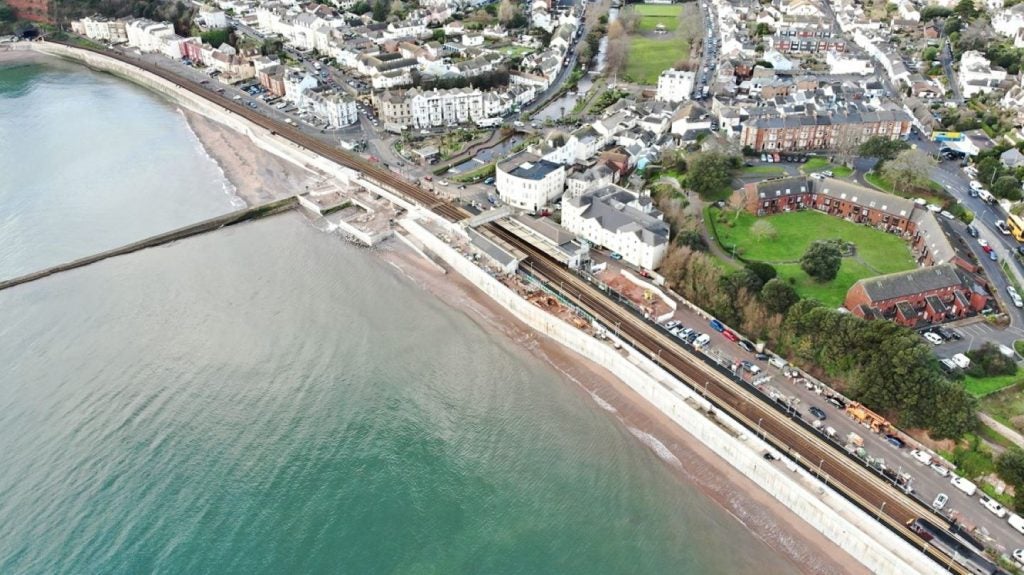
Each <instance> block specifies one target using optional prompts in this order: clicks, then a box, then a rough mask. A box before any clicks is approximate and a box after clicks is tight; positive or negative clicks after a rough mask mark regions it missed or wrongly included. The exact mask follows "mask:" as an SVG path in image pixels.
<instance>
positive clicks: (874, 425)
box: [846, 401, 889, 433]
mask: <svg viewBox="0 0 1024 575" xmlns="http://www.w3.org/2000/svg"><path fill="white" fill-rule="evenodd" d="M846 413H847V414H848V415H849V416H850V417H852V418H853V419H854V420H855V421H857V422H858V423H860V424H861V425H863V426H864V427H869V428H871V431H874V432H875V433H883V432H885V431H886V430H887V429H889V422H888V421H886V419H885V418H884V417H882V416H881V415H878V414H877V413H875V412H874V411H871V410H870V409H868V408H866V407H864V406H863V405H861V404H860V403H857V402H856V401H855V402H853V403H851V404H850V405H848V406H846Z"/></svg>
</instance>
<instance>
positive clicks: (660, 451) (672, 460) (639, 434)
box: [627, 427, 683, 469]
mask: <svg viewBox="0 0 1024 575" xmlns="http://www.w3.org/2000/svg"><path fill="white" fill-rule="evenodd" d="M627 429H629V432H630V433H632V434H633V437H636V438H637V439H639V440H640V443H643V444H644V445H646V446H647V447H650V448H651V451H653V452H654V454H655V455H657V456H658V457H659V458H660V459H661V460H662V461H664V462H666V463H668V464H669V465H672V466H673V467H676V468H678V469H682V468H683V462H682V461H679V458H678V457H676V456H675V454H673V453H672V451H671V450H669V448H668V447H666V446H665V444H664V443H662V442H661V441H660V440H659V439H658V438H657V437H654V436H653V435H651V434H650V433H647V432H646V431H641V430H639V429H637V428H635V427H627Z"/></svg>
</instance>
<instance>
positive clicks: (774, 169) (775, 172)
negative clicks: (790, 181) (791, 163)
mask: <svg viewBox="0 0 1024 575" xmlns="http://www.w3.org/2000/svg"><path fill="white" fill-rule="evenodd" d="M785 173H786V170H784V169H782V167H780V166H763V165H762V166H745V167H744V168H743V174H744V175H749V176H781V175H784V174H785Z"/></svg>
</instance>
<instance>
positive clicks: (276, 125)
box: [114, 55, 961, 571]
mask: <svg viewBox="0 0 1024 575" xmlns="http://www.w3.org/2000/svg"><path fill="white" fill-rule="evenodd" d="M114 57H118V56H117V55H114ZM120 58H121V59H123V60H125V61H129V62H132V63H135V64H136V65H139V66H140V67H142V68H143V69H146V70H147V71H149V72H151V73H153V74H155V75H158V76H160V77H163V78H164V79H166V80H168V81H170V82H174V83H176V84H178V85H179V86H181V87H182V88H184V89H187V90H190V91H192V92H193V93H195V94H197V95H199V96H201V97H204V98H206V99H208V100H209V101H211V102H213V103H215V104H218V105H220V106H222V107H223V108H225V109H226V110H227V111H228V112H229V113H234V114H237V115H239V116H241V117H243V118H245V119H247V120H249V121H251V122H253V123H255V124H256V125H258V126H261V127H262V128H263V129H266V130H269V131H272V132H274V133H276V134H277V136H278V137H282V138H285V139H287V140H289V141H291V142H292V143H293V144H295V145H296V146H299V147H302V148H305V149H307V150H310V151H311V152H313V153H316V154H319V155H321V156H323V157H324V158H326V159H329V160H331V161H334V162H336V163H338V164H339V165H342V166H346V167H348V168H351V169H354V170H357V171H359V172H361V173H362V174H363V177H364V178H366V179H368V180H371V181H376V182H378V183H380V184H381V185H384V186H386V187H388V188H390V189H391V190H392V191H393V192H394V193H396V194H398V195H401V196H405V197H406V198H408V199H410V200H411V201H415V202H417V203H419V204H422V205H425V206H426V207H428V208H429V209H431V210H433V211H435V212H437V213H438V214H439V215H441V216H443V217H445V218H447V219H449V220H454V221H457V220H461V219H464V218H465V217H466V216H467V214H466V212H465V211H464V210H461V209H459V208H458V207H456V206H453V205H451V204H448V203H446V202H441V201H437V199H436V198H435V197H434V196H432V195H431V194H430V193H429V192H427V191H425V190H422V189H421V188H420V187H418V186H417V185H415V184H413V183H410V182H409V181H408V180H405V179H404V178H402V177H400V176H398V175H396V174H394V173H393V172H391V171H389V170H385V169H383V168H382V167H380V166H378V165H375V164H373V163H371V162H367V161H366V160H363V159H362V158H360V157H359V156H356V155H355V154H351V153H348V152H344V151H342V150H339V149H337V148H335V147H333V146H331V145H330V144H325V143H324V142H322V141H320V140H318V139H317V138H314V137H310V136H309V135H306V134H304V133H303V132H302V131H300V130H297V129H295V128H294V127H292V126H289V125H287V124H283V123H281V122H277V121H274V120H271V119H269V118H267V117H265V116H262V115H261V114H260V113H258V112H257V111H255V110H253V109H251V108H249V107H247V106H242V105H240V104H238V103H236V102H234V101H233V100H231V99H227V98H223V97H219V96H218V95H217V93H216V92H212V91H210V90H209V89H207V88H205V87H204V86H201V85H199V84H197V83H193V82H190V81H188V80H187V79H185V78H182V77H180V76H177V75H175V74H174V73H172V72H171V71H170V70H168V69H166V68H161V67H157V66H154V65H151V64H147V63H145V62H139V61H132V60H131V59H128V58H124V57H123V56H122V57H120ZM495 228H496V226H494V225H489V226H488V227H487V229H489V230H492V231H493V230H494V229H495ZM515 243H516V245H519V246H520V247H521V248H523V249H524V250H525V251H526V252H527V253H533V254H534V256H533V257H534V258H536V257H538V256H537V254H536V250H534V249H528V248H526V247H523V245H522V243H521V241H519V240H516V242H515ZM540 269H542V273H544V274H545V275H547V274H551V275H549V276H548V277H552V276H556V277H559V278H560V279H563V280H564V281H565V283H566V284H567V285H570V286H573V287H572V289H573V291H575V293H576V296H577V297H578V298H579V301H580V303H581V305H584V306H586V307H588V308H589V309H591V310H593V313H594V314H595V316H597V317H598V318H601V320H602V321H603V322H605V324H606V325H613V324H614V325H615V326H616V329H617V330H618V329H620V328H621V330H622V333H623V334H624V336H625V337H627V338H632V341H633V344H634V345H635V346H636V347H637V349H640V350H642V351H645V352H646V353H649V354H650V355H651V356H652V357H654V356H655V350H657V358H658V360H659V361H661V362H662V363H663V365H665V366H666V368H668V369H670V371H672V372H674V373H676V374H677V376H679V377H680V378H681V380H682V381H686V382H688V383H689V384H690V385H691V386H699V385H700V383H699V382H703V384H704V385H703V388H704V392H705V394H706V395H707V394H710V396H713V397H715V398H716V402H718V403H717V404H718V408H719V409H724V410H726V411H728V412H729V413H730V414H732V415H733V416H734V417H737V418H738V420H739V421H741V422H743V423H744V424H745V425H747V427H748V428H749V429H751V430H752V431H753V430H756V432H757V433H759V434H762V435H763V436H765V438H766V439H769V440H770V441H771V442H772V443H773V444H774V445H775V446H776V448H778V449H779V450H780V451H782V452H783V453H793V454H799V456H800V457H797V458H796V459H797V461H798V463H800V464H801V465H803V466H805V468H807V469H808V470H809V471H812V472H814V470H815V469H817V473H818V474H820V475H822V476H823V477H827V478H828V481H829V482H831V483H833V484H835V485H836V486H837V487H838V488H839V489H840V490H841V491H842V492H843V493H844V494H845V495H846V496H847V497H849V498H851V499H852V500H853V501H855V502H856V503H857V504H858V505H860V506H861V507H862V508H864V509H867V510H874V509H875V508H876V507H878V516H879V518H880V519H881V520H882V521H883V522H885V523H886V524H887V525H888V526H889V527H890V528H891V529H893V530H895V531H897V532H899V533H900V534H901V535H902V536H904V537H906V538H908V539H910V540H912V541H915V542H917V543H918V544H919V545H923V541H922V540H920V539H919V538H918V537H917V536H916V535H914V534H912V533H910V532H909V531H908V530H907V529H906V528H905V527H904V523H905V522H906V521H907V520H909V519H911V518H913V517H916V516H920V515H922V514H925V513H927V511H926V510H925V508H923V507H921V506H918V505H916V504H914V503H912V502H911V501H910V500H908V499H907V498H906V497H905V496H904V495H903V494H901V493H900V492H899V491H896V490H894V489H892V488H891V487H886V485H885V483H884V482H883V481H882V480H881V479H879V478H878V477H877V476H874V475H872V474H871V472H869V471H868V470H867V469H866V468H864V467H862V466H860V465H857V464H854V463H852V462H851V461H850V460H849V458H848V457H847V456H846V455H845V454H844V453H842V452H841V451H839V450H837V449H835V448H832V447H829V446H828V444H827V443H826V442H824V441H822V440H821V438H820V436H819V437H817V438H816V437H815V433H814V432H813V431H811V430H810V428H808V427H805V426H804V425H802V424H800V423H799V422H797V421H795V420H794V419H791V418H790V417H788V416H787V415H786V414H785V413H782V412H780V411H779V408H778V407H777V406H776V405H774V404H772V403H769V402H767V401H765V400H764V399H763V398H762V397H761V396H758V395H756V394H754V393H753V392H752V391H751V389H750V387H749V386H743V385H741V384H739V383H737V382H736V381H734V380H733V379H731V377H730V376H729V375H728V374H727V373H726V372H724V371H723V370H722V369H719V368H717V367H712V366H710V365H708V364H707V363H706V360H702V359H700V358H698V357H697V356H695V355H694V354H693V353H690V352H689V351H688V350H687V349H685V348H684V347H683V346H682V345H681V344H679V342H678V340H676V339H675V338H671V336H668V334H667V333H665V332H664V331H663V330H661V329H660V328H658V327H656V326H653V325H651V324H649V323H646V322H643V321H642V320H640V319H639V318H638V317H636V316H633V315H629V314H628V313H625V312H624V311H623V310H622V309H621V308H618V307H617V306H615V305H614V304H612V303H611V300H609V299H608V298H607V297H605V296H603V295H600V293H599V292H598V291H597V290H596V289H594V288H593V287H592V286H590V285H588V284H584V283H582V280H580V279H579V278H577V277H576V276H574V275H572V274H569V273H568V272H567V271H566V270H564V269H562V268H558V269H556V268H553V267H551V266H550V265H548V266H547V271H543V270H544V264H543V262H541V263H540ZM662 352H664V353H662ZM712 384H713V385H712ZM835 419H836V420H838V419H840V418H839V417H836V418H835ZM755 422H756V423H755ZM865 440H867V437H865ZM815 461H820V462H819V463H818V464H817V465H815V464H814V463H813V462H815ZM957 505H960V503H957ZM926 552H928V553H932V554H934V553H935V551H934V549H932V548H929V549H927V550H926ZM945 559H946V558H945V557H942V556H939V557H937V560H939V561H944V560H945ZM958 571H961V570H959V569H958Z"/></svg>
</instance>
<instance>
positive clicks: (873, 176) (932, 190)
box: [864, 172, 948, 200]
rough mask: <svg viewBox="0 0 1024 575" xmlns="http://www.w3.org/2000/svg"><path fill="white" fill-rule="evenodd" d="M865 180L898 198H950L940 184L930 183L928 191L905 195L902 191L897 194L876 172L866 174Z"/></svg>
mask: <svg viewBox="0 0 1024 575" xmlns="http://www.w3.org/2000/svg"><path fill="white" fill-rule="evenodd" d="M864 179H865V180H867V182H868V183H869V184H871V185H872V186H874V187H876V188H878V189H880V190H882V191H884V192H889V193H890V194H895V195H897V196H902V197H904V198H917V197H921V196H924V197H928V196H932V197H936V198H938V199H941V200H944V199H946V198H947V197H948V194H947V193H946V189H945V188H943V187H942V184H940V183H938V182H928V191H922V190H917V191H913V192H907V193H904V192H902V191H900V192H897V191H895V190H893V187H892V184H891V183H890V182H889V181H888V180H886V179H885V178H883V177H882V176H880V175H879V174H878V173H876V172H868V173H867V174H864Z"/></svg>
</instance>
